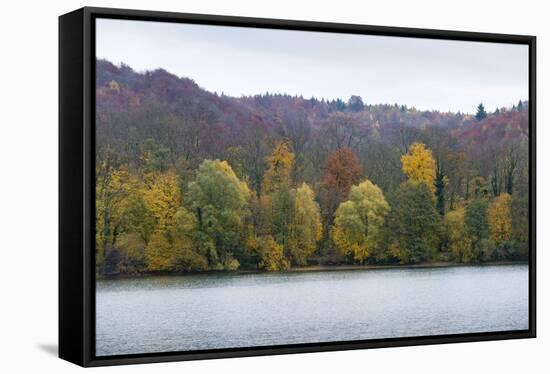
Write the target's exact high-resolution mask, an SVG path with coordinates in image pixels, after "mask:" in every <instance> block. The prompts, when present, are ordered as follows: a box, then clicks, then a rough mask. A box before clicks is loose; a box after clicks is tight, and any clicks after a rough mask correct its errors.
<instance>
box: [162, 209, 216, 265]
mask: <svg viewBox="0 0 550 374" xmlns="http://www.w3.org/2000/svg"><path fill="white" fill-rule="evenodd" d="M197 231H198V222H197V218H196V216H195V215H194V214H192V213H191V212H189V211H188V210H187V209H185V208H183V207H180V208H179V209H178V211H177V212H176V216H175V222H174V225H173V227H172V228H171V230H170V233H169V237H170V240H171V245H172V258H171V268H172V270H174V271H199V270H207V269H208V258H207V253H205V252H204V251H203V252H202V253H201V252H199V251H198V250H197V249H198V248H196V247H195V243H196V242H197ZM203 249H204V248H203Z"/></svg>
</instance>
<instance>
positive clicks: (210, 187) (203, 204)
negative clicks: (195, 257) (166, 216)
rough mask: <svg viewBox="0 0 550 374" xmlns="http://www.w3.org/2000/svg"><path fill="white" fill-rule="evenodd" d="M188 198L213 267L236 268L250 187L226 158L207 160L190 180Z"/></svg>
mask: <svg viewBox="0 0 550 374" xmlns="http://www.w3.org/2000/svg"><path fill="white" fill-rule="evenodd" d="M188 189H189V200H190V206H191V209H192V210H193V212H194V214H195V216H196V219H197V224H198V230H199V232H200V233H199V235H198V239H197V240H199V242H201V244H200V246H202V247H203V248H204V249H203V250H202V252H203V253H205V254H206V255H207V257H208V262H209V265H211V266H212V267H213V268H228V267H230V268H234V267H235V266H238V265H237V264H236V263H235V258H234V257H233V256H234V255H240V254H241V252H242V247H243V245H244V240H245V236H244V235H245V231H244V230H243V227H244V223H245V217H246V216H247V215H248V213H249V212H248V199H249V197H250V190H249V189H248V186H247V185H246V183H244V182H242V181H240V180H239V179H238V178H237V176H236V175H235V173H234V172H233V169H232V168H231V166H230V165H229V164H228V163H227V162H226V161H219V160H204V161H203V162H202V164H201V165H200V167H199V169H198V170H197V174H196V177H195V180H194V181H193V182H191V183H190V184H189V188H188Z"/></svg>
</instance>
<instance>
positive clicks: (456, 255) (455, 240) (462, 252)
mask: <svg viewBox="0 0 550 374" xmlns="http://www.w3.org/2000/svg"><path fill="white" fill-rule="evenodd" d="M464 215H465V209H464V208H463V207H461V208H458V209H456V210H452V211H450V212H448V213H447V214H445V218H444V220H443V223H444V228H445V235H446V241H447V243H446V245H447V249H448V250H449V251H450V253H451V256H452V259H453V260H455V261H458V262H470V261H472V260H473V259H474V256H473V252H472V243H471V239H470V237H469V235H468V232H467V230H466V224H465V222H464Z"/></svg>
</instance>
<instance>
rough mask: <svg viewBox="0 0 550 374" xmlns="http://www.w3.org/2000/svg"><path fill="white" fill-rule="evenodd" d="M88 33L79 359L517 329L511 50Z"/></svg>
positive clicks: (379, 40) (212, 31)
mask: <svg viewBox="0 0 550 374" xmlns="http://www.w3.org/2000/svg"><path fill="white" fill-rule="evenodd" d="M95 30H96V35H95V56H96V59H95V78H96V82H95V84H96V86H95V103H96V107H95V213H96V217H95V219H96V220H95V264H96V272H95V279H96V283H95V353H96V355H97V356H98V357H101V356H115V355H127V354H143V353H154V352H181V351H197V350H212V349H228V348H242V347H267V346H281V345H292V344H315V343H324V342H341V341H364V340H369V339H384V338H404V337H415V336H436V335H448V334H468V333H483V332H502V331H521V330H527V329H528V328H529V282H528V279H529V278H528V277H529V270H528V268H529V267H528V261H529V214H530V213H529V110H528V109H529V102H528V97H529V57H528V53H529V51H528V46H527V45H520V44H512V43H488V42H471V41H457V40H442V39H441V40H438V39H420V38H411V37H394V36H391V37H390V36H374V35H359V34H339V33H330V32H310V31H293V30H280V29H278V30H277V29H261V28H253V27H229V26H214V25H199V24H185V23H168V22H165V23H163V22H152V21H135V20H119V19H101V18H99V19H97V20H96V28H95Z"/></svg>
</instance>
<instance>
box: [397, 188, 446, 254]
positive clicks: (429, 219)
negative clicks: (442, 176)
mask: <svg viewBox="0 0 550 374" xmlns="http://www.w3.org/2000/svg"><path fill="white" fill-rule="evenodd" d="M391 207H392V209H391V212H390V215H389V226H390V227H389V229H390V231H391V232H393V233H394V234H393V238H392V240H391V244H390V251H391V253H392V255H393V256H395V257H397V258H398V259H399V261H400V262H401V263H419V262H423V261H429V260H432V259H433V258H434V257H435V253H436V250H437V247H438V242H439V237H440V233H441V218H440V215H439V214H438V212H437V210H436V208H435V204H434V198H433V193H432V191H431V190H430V188H429V187H428V185H427V184H426V183H415V182H412V181H408V182H405V183H403V184H401V186H399V188H398V189H397V191H396V192H395V195H394V197H393V203H392V204H391Z"/></svg>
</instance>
